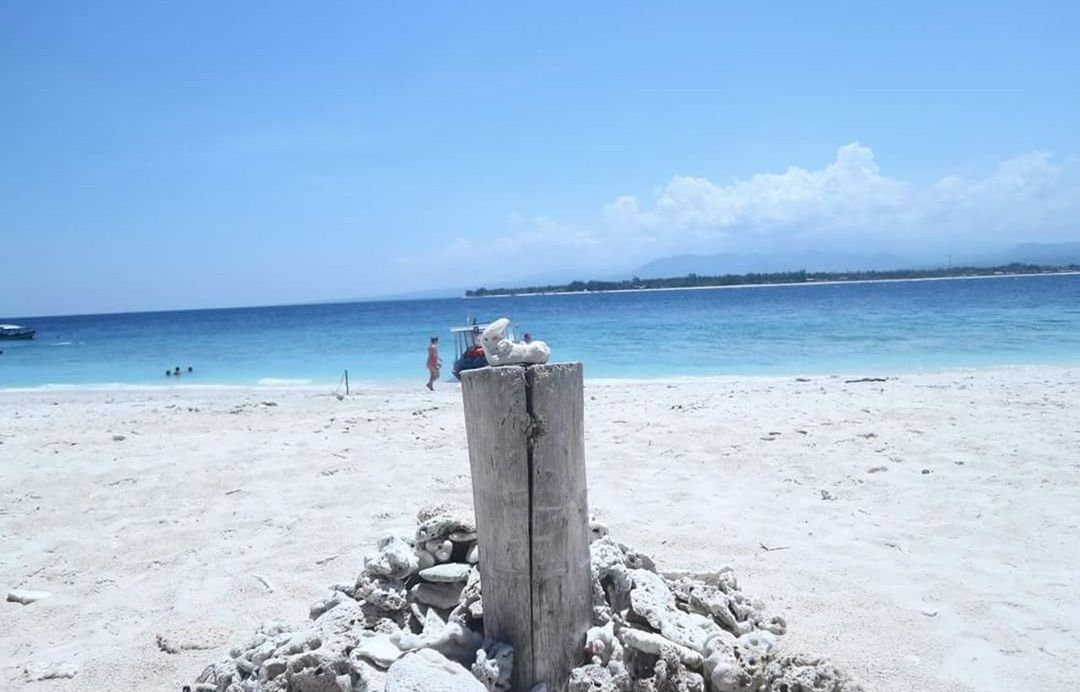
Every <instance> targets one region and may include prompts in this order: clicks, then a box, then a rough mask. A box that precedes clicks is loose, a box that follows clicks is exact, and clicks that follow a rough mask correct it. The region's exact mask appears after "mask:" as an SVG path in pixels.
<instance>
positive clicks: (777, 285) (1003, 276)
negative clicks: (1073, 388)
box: [462, 271, 1080, 300]
mask: <svg viewBox="0 0 1080 692" xmlns="http://www.w3.org/2000/svg"><path fill="white" fill-rule="evenodd" d="M1078 275H1080V271H1061V272H1037V273H1031V274H983V275H978V276H962V275H961V276H924V277H912V278H909V279H852V280H850V281H839V280H834V281H801V282H789V283H765V284H731V285H727V286H667V287H659V288H615V289H612V290H610V291H551V292H545V291H533V292H529V293H496V294H488V295H483V296H462V297H463V298H465V299H467V300H472V299H483V298H532V297H537V296H582V295H602V294H606V293H658V292H660V291H712V290H726V289H736V288H783V287H792V286H841V285H845V284H890V283H915V282H918V281H972V280H975V279H1016V278H1025V277H1040V276H1078Z"/></svg>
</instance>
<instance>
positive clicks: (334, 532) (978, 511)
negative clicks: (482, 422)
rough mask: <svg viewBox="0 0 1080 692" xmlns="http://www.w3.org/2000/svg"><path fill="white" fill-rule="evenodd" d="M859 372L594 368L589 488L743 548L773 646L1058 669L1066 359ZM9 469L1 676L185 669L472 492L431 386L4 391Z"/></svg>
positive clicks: (1065, 581)
mask: <svg viewBox="0 0 1080 692" xmlns="http://www.w3.org/2000/svg"><path fill="white" fill-rule="evenodd" d="M845 379H847V378H843V377H811V378H807V380H806V381H799V380H797V379H796V378H782V379H776V378H745V379H727V378H725V379H700V380H680V381H654V382H633V383H616V382H596V381H593V382H588V383H587V391H586V448H587V460H588V473H589V490H590V496H589V500H590V505H591V509H592V511H593V512H594V513H595V514H596V515H597V517H598V518H600V519H601V520H603V521H604V522H605V523H607V524H608V525H609V526H610V528H611V531H612V534H613V535H615V536H616V537H617V538H618V539H620V540H622V541H625V542H628V543H631V544H634V545H636V546H637V547H638V548H639V549H641V550H643V551H645V552H647V553H649V554H651V555H653V556H654V557H655V558H656V559H657V561H658V562H660V563H661V564H662V565H664V566H665V567H670V568H676V567H686V568H717V567H721V566H724V565H729V566H731V567H733V568H734V569H735V570H736V573H737V574H738V575H739V577H740V581H741V583H742V586H743V590H744V591H746V592H747V593H748V594H751V595H753V596H757V597H760V598H762V599H764V600H766V602H768V603H769V605H770V606H772V608H773V609H774V610H775V611H777V612H779V613H780V614H782V615H784V616H785V617H786V618H787V621H788V628H789V631H788V634H787V635H785V637H783V638H782V641H783V646H784V648H786V649H789V650H803V651H807V652H811V653H818V654H826V655H828V656H830V657H831V658H832V659H833V660H834V661H835V662H836V663H838V664H839V665H841V666H843V667H845V668H847V669H848V670H850V671H851V672H853V673H854V674H856V675H857V676H858V677H859V678H861V680H862V681H863V682H864V683H865V685H866V687H867V689H869V690H882V691H888V692H901V691H907V690H925V691H927V692H931V691H933V692H944V691H947V690H948V691H954V690H955V691H960V690H1002V691H1004V690H1010V691H1011V690H1016V689H1032V690H1034V689H1055V688H1056V689H1063V688H1067V687H1069V686H1070V685H1071V684H1074V683H1075V682H1076V670H1077V666H1078V665H1080V664H1078V660H1080V608H1078V607H1077V603H1080V579H1078V578H1077V564H1078V561H1080V540H1078V539H1077V535H1078V531H1077V529H1078V524H1080V422H1078V421H1080V415H1078V413H1077V412H1078V410H1080V369H1069V368H1060V367H1038V368H1018V369H993V370H980V371H959V372H949V373H940V374H922V375H902V376H899V377H897V378H894V379H889V380H888V381H886V382H883V383H881V382H859V383H845ZM121 436H122V437H121ZM0 473H2V479H0V589H2V591H3V592H4V593H6V592H7V591H8V590H9V589H33V590H42V591H47V592H50V593H51V594H52V596H51V597H50V598H48V599H45V600H42V601H38V602H36V603H32V604H30V605H19V604H16V603H10V602H4V603H0V689H3V690H23V689H26V690H41V691H42V692H47V691H51V690H65V691H67V690H172V691H174V692H178V691H179V690H180V687H181V685H183V684H190V683H191V681H192V680H193V679H194V677H195V676H196V675H197V674H198V673H199V671H200V670H201V669H202V668H203V666H204V665H205V664H206V663H208V662H210V661H212V660H214V659H216V658H219V657H221V656H222V655H225V654H226V652H227V651H228V649H229V648H230V646H232V645H235V644H239V643H241V642H243V641H245V640H246V639H247V638H248V637H249V635H250V634H251V633H252V631H253V630H254V628H255V627H256V626H257V625H258V624H259V623H260V622H262V621H264V620H285V621H287V622H299V621H302V620H303V619H305V618H306V617H307V612H308V606H309V604H310V603H311V602H312V601H313V600H315V599H316V598H319V597H321V596H322V595H324V593H325V591H326V587H327V586H329V585H330V584H332V583H334V582H341V581H351V580H352V579H353V578H354V577H355V575H356V573H357V572H358V571H359V569H360V567H361V566H362V562H361V561H362V557H363V555H364V554H365V553H366V552H368V551H369V550H370V549H371V547H372V546H373V544H374V542H375V541H376V540H377V539H378V538H380V537H381V536H383V535H384V534H387V533H388V532H392V531H394V530H396V529H404V530H409V529H410V528H411V527H412V526H413V515H414V513H415V511H416V510H417V509H418V508H419V507H420V506H422V505H424V504H425V503H429V502H431V501H434V500H444V499H445V500H456V501H462V502H470V501H471V495H470V482H469V476H468V460H467V455H466V447H465V433H464V424H463V419H462V411H461V401H460V391H459V389H458V387H457V386H456V385H450V384H444V385H442V386H441V387H440V388H439V390H438V391H436V392H435V393H434V394H432V393H429V392H427V391H426V390H424V389H423V388H422V387H421V383H420V382H419V381H418V383H417V385H416V386H415V387H411V388H405V387H384V388H369V389H365V390H364V391H362V392H361V393H359V394H354V396H352V397H349V398H347V399H345V400H343V401H339V400H337V399H336V398H334V397H333V396H330V395H329V393H328V392H322V391H314V390H296V389H292V390H286V389H197V388H171V389H170V388H162V389H155V390H143V391H137V390H120V391H100V390H99V391H89V390H81V391H78V390H73V391H40V390H39V391H29V392H28V391H23V392H17V391H8V392H0ZM159 637H160V639H161V641H162V642H164V643H166V644H167V645H168V646H167V647H166V648H175V647H184V646H194V647H200V648H196V649H187V650H181V651H179V652H178V653H167V652H165V651H163V650H162V646H160V645H159ZM60 663H67V664H71V665H73V666H75V667H76V668H77V673H76V674H75V676H74V677H73V678H65V679H56V680H46V681H36V682H28V681H27V676H26V674H25V673H24V670H25V669H27V668H28V667H29V668H33V667H34V666H38V665H50V664H60Z"/></svg>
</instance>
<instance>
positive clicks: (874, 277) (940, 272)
mask: <svg viewBox="0 0 1080 692" xmlns="http://www.w3.org/2000/svg"><path fill="white" fill-rule="evenodd" d="M1067 271H1080V265H1077V264H1069V265H1061V266H1047V265H1041V264H1021V263H1013V264H1003V265H1000V266H996V267H948V268H939V269H886V270H869V271H853V272H808V271H793V272H772V273H762V274H757V273H751V274H723V275H720V276H700V275H698V274H687V275H686V276H675V277H669V278H664V279H641V278H638V277H636V276H635V277H633V278H630V279H624V280H622V281H596V280H591V281H571V282H570V283H566V284H550V285H547V286H523V287H518V288H477V289H473V290H468V291H465V296H466V297H467V298H482V297H484V296H512V295H521V294H525V293H585V292H589V293H592V292H603V291H633V290H643V289H655V288H704V287H710V286H756V285H761V284H804V283H816V282H822V281H884V280H889V279H894V280H895V279H935V278H954V277H964V276H995V275H999V274H1055V273H1060V272H1067Z"/></svg>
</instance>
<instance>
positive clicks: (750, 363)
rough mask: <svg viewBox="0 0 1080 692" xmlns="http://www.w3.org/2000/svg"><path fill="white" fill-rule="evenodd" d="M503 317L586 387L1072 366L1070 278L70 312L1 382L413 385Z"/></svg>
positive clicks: (2, 360)
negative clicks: (468, 328) (663, 380)
mask: <svg viewBox="0 0 1080 692" xmlns="http://www.w3.org/2000/svg"><path fill="white" fill-rule="evenodd" d="M470 313H471V314H472V315H473V316H475V317H476V318H477V319H479V320H480V321H484V320H488V319H493V318H495V317H497V316H501V315H506V316H509V317H511V318H512V319H513V320H514V322H516V323H517V324H518V325H519V327H520V329H522V330H524V331H528V332H531V333H532V334H533V335H534V337H535V338H538V339H545V340H547V341H548V342H549V343H550V344H551V345H552V348H553V352H554V354H555V359H557V360H581V361H583V362H584V363H585V367H586V376H588V377H627V378H642V377H660V376H673V375H674V376H682V375H719V374H737V375H759V374H776V375H790V374H800V373H832V372H839V373H870V374H878V373H894V372H900V371H911V370H926V369H938V368H945V367H977V366H985V365H1010V364H1032V363H1069V364H1073V363H1078V362H1080V276H1032V277H1002V278H994V279H981V280H944V281H916V282H889V283H873V284H835V285H810V286H765V287H753V288H736V289H719V290H693V291H662V292H640V293H608V294H587V295H562V296H523V297H515V298H485V299H464V298H461V299H446V300H418V301H400V302H367V303H343V304H322V305H297V306H284V307H261V308H236V309H224V310H191V311H181V312H152V313H128V314H114V315H87V316H73V317H40V318H25V317H24V318H18V319H17V320H12V319H5V318H0V322H5V321H17V322H18V323H20V324H25V325H27V326H31V327H34V328H36V329H37V330H38V337H37V338H36V339H35V340H33V341H30V342H0V349H2V350H3V351H4V353H3V355H0V387H2V388H11V387H35V386H42V385H92V384H93V385H99V384H174V383H175V382H176V380H175V379H174V378H166V377H165V374H164V373H165V370H166V368H172V367H174V366H176V365H179V366H181V368H184V369H186V368H187V366H188V365H191V366H193V367H194V374H192V375H187V374H185V375H184V376H183V377H181V378H180V383H182V384H289V383H296V384H304V383H310V384H319V385H322V384H326V385H329V386H333V385H335V384H337V382H338V381H339V378H340V376H341V373H342V371H343V370H345V369H348V370H349V373H350V377H351V379H353V380H354V381H364V380H367V381H376V380H406V379H413V380H417V381H423V380H424V379H425V377H426V375H425V371H424V358H425V349H426V347H427V343H428V338H429V337H430V336H431V335H434V334H438V335H440V336H441V337H442V355H443V360H444V363H445V365H446V367H445V368H444V376H446V377H449V364H450V362H451V361H452V360H453V339H452V338H451V336H450V333H449V328H450V327H451V326H456V325H459V324H462V323H464V321H465V318H466V315H467V314H470Z"/></svg>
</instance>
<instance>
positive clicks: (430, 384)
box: [427, 368, 439, 392]
mask: <svg viewBox="0 0 1080 692" xmlns="http://www.w3.org/2000/svg"><path fill="white" fill-rule="evenodd" d="M437 379H439V371H438V370H436V369H434V368H431V369H429V370H428V381H427V388H428V389H430V390H431V391H433V392H434V391H435V380H437Z"/></svg>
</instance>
